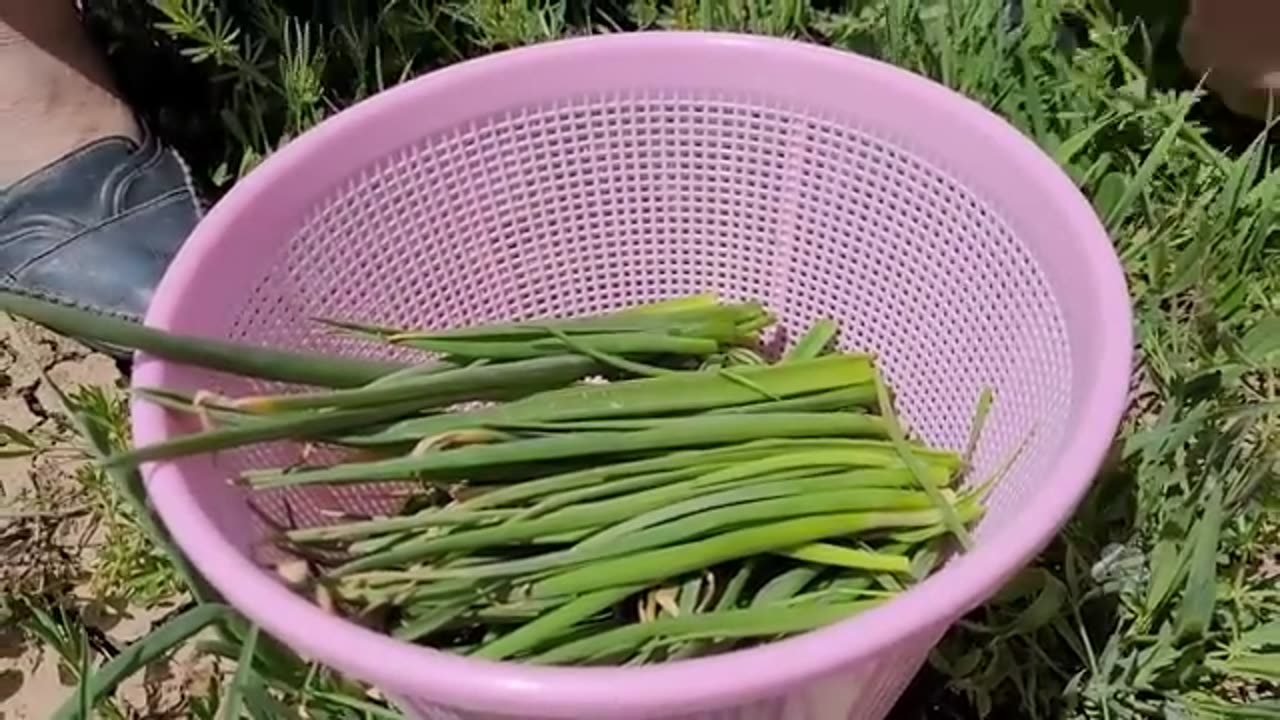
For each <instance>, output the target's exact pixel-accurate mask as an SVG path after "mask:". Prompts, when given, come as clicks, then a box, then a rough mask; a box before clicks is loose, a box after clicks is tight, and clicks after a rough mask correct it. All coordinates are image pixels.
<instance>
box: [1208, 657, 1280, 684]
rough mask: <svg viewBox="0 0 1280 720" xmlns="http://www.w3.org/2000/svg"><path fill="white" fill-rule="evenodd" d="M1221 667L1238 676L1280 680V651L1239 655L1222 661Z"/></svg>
mask: <svg viewBox="0 0 1280 720" xmlns="http://www.w3.org/2000/svg"><path fill="white" fill-rule="evenodd" d="M1221 667H1222V669H1223V670H1224V671H1225V672H1227V673H1228V674H1230V675H1233V676H1235V677H1238V678H1251V679H1254V680H1263V681H1266V682H1280V653H1268V654H1257V653H1248V654H1245V655H1238V656H1236V657H1233V658H1231V659H1229V660H1227V661H1226V662H1224V663H1222V664H1221Z"/></svg>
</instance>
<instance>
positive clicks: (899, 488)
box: [0, 291, 982, 664]
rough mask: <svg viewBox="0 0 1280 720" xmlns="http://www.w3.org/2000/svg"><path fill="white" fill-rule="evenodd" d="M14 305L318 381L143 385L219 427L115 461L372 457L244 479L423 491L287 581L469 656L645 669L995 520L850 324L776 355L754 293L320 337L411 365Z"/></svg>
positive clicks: (757, 634)
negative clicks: (257, 391)
mask: <svg viewBox="0 0 1280 720" xmlns="http://www.w3.org/2000/svg"><path fill="white" fill-rule="evenodd" d="M0 310H4V311H8V312H11V313H14V314H17V315H22V316H26V317H28V318H30V319H32V320H35V321H36V322H40V323H43V324H45V325H48V326H49V327H51V328H53V329H55V330H58V331H61V332H65V333H68V334H72V335H77V336H81V337H87V338H90V339H93V340H96V341H98V342H103V343H108V344H112V345H117V346H122V347H128V348H134V349H139V350H142V351H144V352H147V353H149V354H152V355H156V356H159V357H163V358H166V359H169V360H172V361H175V362H182V363H189V364H194V365H199V366H204V367H208V368H212V369H217V370H221V371H225V372H232V373H239V374H241V375H245V376H249V377H254V378H261V379H266V380H275V381H282V382H287V383H293V384H302V385H309V386H311V389H307V390H305V391H294V392H288V393H282V394H272V395H256V396H251V397H236V398H231V397H224V396H222V395H219V394H218V393H217V392H216V388H204V389H201V390H200V391H198V392H189V391H182V390H177V389H172V388H149V389H145V390H141V391H139V395H140V397H141V399H143V400H145V401H149V402H154V403H158V404H160V405H162V406H164V407H166V408H168V409H170V410H171V411H173V412H179V413H192V414H196V415H198V416H199V417H200V418H201V419H202V421H203V422H204V424H205V427H206V429H205V430H203V431H202V432H198V433H194V434H191V435H186V436H182V437H177V438H173V439H171V440H169V441H167V442H163V443H159V444H156V445H151V446H146V447H140V448H135V449H132V450H129V451H127V452H122V453H120V454H118V455H116V456H114V457H111V458H108V459H107V460H106V462H107V463H109V464H117V465H131V464H136V463H140V462H144V461H152V460H159V459H165V458H173V457H179V456H184V455H190V454H194V453H207V452H217V451H224V450H229V449H232V448H236V447H240V446H244V445H249V444H253V443H259V442H267V441H276V440H294V441H298V442H302V443H306V444H308V445H319V444H323V445H330V446H334V447H338V448H352V449H358V450H359V453H358V456H359V459H351V460H349V461H347V462H341V463H334V464H328V465H306V464H303V465H302V466H292V467H289V468H277V469H262V470H257V471H254V472H250V473H245V474H243V475H242V476H241V477H239V478H237V480H238V481H239V482H242V483H244V484H245V485H246V486H248V487H250V488H253V489H259V490H267V489H273V488H283V487H305V486H308V485H314V484H327V485H332V484H338V483H355V482H361V483H364V482H371V481H385V482H404V481H412V483H414V484H413V485H412V486H411V487H415V488H419V489H420V490H419V491H418V492H416V493H414V494H413V496H412V497H411V498H410V499H409V500H408V501H407V502H406V503H405V507H404V510H403V511H402V512H401V513H399V514H396V515H391V516H383V517H344V518H338V519H336V520H335V522H334V523H333V524H330V525H325V526H319V527H304V528H296V529H292V530H287V531H284V532H282V533H281V534H280V537H279V538H278V541H279V543H280V544H281V545H282V546H283V547H285V548H286V549H289V550H293V551H297V556H298V557H302V558H308V560H307V561H305V563H303V561H299V563H303V564H304V565H305V572H299V564H298V563H294V564H291V565H290V567H289V568H288V572H282V574H283V575H287V576H288V577H287V579H288V581H289V582H291V583H292V584H293V585H294V586H295V587H297V588H298V590H299V592H308V593H315V594H316V596H317V597H318V598H320V597H322V598H324V600H325V602H327V603H329V604H331V605H332V607H334V608H335V609H337V610H338V611H340V612H343V613H347V614H350V615H352V616H359V617H361V619H362V621H364V622H371V621H376V622H380V623H382V624H383V625H384V626H385V629H386V631H387V632H388V633H391V634H393V635H394V636H396V637H398V638H402V639H405V640H409V641H415V642H422V643H425V644H429V645H431V646H434V647H438V648H442V649H445V650H449V651H452V652H456V653H462V654H469V655H474V656H477V657H483V658H489V659H512V660H519V661H526V662H533V663H554V664H639V663H653V662H663V661H667V660H675V659H680V658H687V657H693V656H697V655H704V654H708V653H715V652H723V651H726V650H731V649H734V648H737V647H742V646H743V645H745V644H749V643H753V642H761V641H768V640H770V639H774V638H779V637H784V636H786V635H789V634H794V633H799V632H804V631H807V630H812V629H815V628H818V627H821V626H823V625H827V624H830V623H832V622H836V621H839V620H841V619H844V618H846V617H849V616H851V615H853V614H855V613H857V612H860V611H862V610H864V609H866V608H869V607H873V606H875V605H876V604H878V603H881V602H885V601H887V600H889V599H891V598H892V597H893V595H895V594H897V593H900V592H902V591H903V590H904V589H906V588H907V587H909V586H910V585H911V584H912V583H914V582H916V581H918V580H919V579H920V578H922V577H924V576H925V575H927V574H928V573H930V572H931V571H932V570H933V569H934V568H935V566H936V565H937V564H938V562H939V559H940V558H941V557H943V555H944V553H945V551H946V549H947V547H948V544H949V543H950V542H951V541H952V540H959V541H960V542H961V544H962V545H963V544H965V543H967V542H968V538H967V531H966V528H967V527H968V526H969V525H971V524H972V523H973V522H974V521H976V520H977V519H978V518H979V517H980V516H981V515H982V505H981V497H980V492H979V491H967V490H962V489H960V488H959V487H958V483H957V478H958V476H959V475H960V473H961V472H962V471H963V470H964V467H963V465H964V463H963V461H962V458H961V457H960V456H958V455H957V454H955V453H952V452H949V451H944V450H936V449H931V448H928V447H925V446H923V445H921V444H920V443H917V442H911V441H909V440H908V439H907V438H906V437H905V436H904V434H903V432H902V429H901V428H900V427H899V426H898V423H897V420H896V418H895V417H894V413H893V409H892V407H891V404H892V403H891V399H890V398H891V394H890V393H889V392H888V388H887V387H886V386H885V384H884V381H883V378H882V377H881V376H880V375H879V373H878V372H877V370H876V367H875V364H874V362H873V361H872V359H871V358H870V357H869V356H866V355H858V354H848V353H839V352H832V351H830V347H831V345H832V343H833V341H834V339H835V337H836V335H837V334H838V328H837V326H836V325H835V323H833V322H831V321H829V320H822V321H819V322H818V323H816V324H815V325H814V326H813V328H812V329H811V331H810V332H809V333H808V334H806V335H805V336H804V337H802V338H800V339H799V341H798V342H797V343H795V344H794V345H793V348H792V350H791V351H790V352H788V353H787V354H786V355H785V356H783V357H782V358H780V359H778V360H777V361H776V362H768V361H766V360H765V359H764V358H763V357H762V355H761V353H760V352H759V340H760V333H761V332H762V331H763V330H765V329H766V328H767V327H768V326H769V325H770V324H771V322H772V318H771V316H770V315H769V313H768V312H767V310H765V309H764V307H763V306H761V305H759V304H757V303H726V302H721V301H719V300H718V299H717V298H715V297H714V296H711V295H696V296H691V297H684V298H674V299H671V300H666V301H662V302H657V303H652V304H648V305H642V306H638V307H633V308H627V309H624V310H620V311H616V312H612V313H605V314H600V315H594V316H588V317H576V318H568V319H552V318H541V319H533V320H528V321H520V322H508V323H503V324H489V325H480V326H475V327H468V328H461V329H451V330H424V329H411V328H391V327H385V326H380V325H374V324H366V323H357V322H351V321H347V320H325V321H323V322H324V324H325V326H327V327H329V328H331V329H333V330H335V331H336V332H341V333H349V334H354V335H356V336H358V337H361V338H364V339H366V340H367V341H369V342H373V343H388V344H393V345H399V346H403V347H410V348H415V349H417V350H419V351H422V353H423V356H422V360H421V362H418V363H414V364H410V365H393V364H385V363H379V362H368V361H357V360H350V359H343V358H333V357H327V356H323V355H305V354H297V353H291V352H285V351H279V350H272V349H264V348H257V347H252V346H246V345H241V344H235V343H227V342H220V341H213V340H208V339H196V338H188V337H179V336H174V335H170V334H166V333H162V332H159V331H156V330H151V329H147V328H139V327H136V326H132V325H128V324H125V323H114V322H110V321H106V322H104V321H103V320H101V319H100V318H96V317H92V316H88V315H87V314H84V313H80V312H79V311H76V310H72V309H69V308H65V307H60V306H55V305H50V304H48V303H43V302H41V301H38V300H32V299H30V298H26V297H22V296H19V295H14V294H11V293H6V292H3V291H0ZM478 401H479V402H481V403H482V404H479V405H477V404H476V403H477V402H478ZM314 558H326V559H325V560H323V561H321V560H315V559H314Z"/></svg>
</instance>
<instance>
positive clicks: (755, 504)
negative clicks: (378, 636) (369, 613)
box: [334, 483, 930, 580]
mask: <svg viewBox="0 0 1280 720" xmlns="http://www.w3.org/2000/svg"><path fill="white" fill-rule="evenodd" d="M753 490H755V488H752V487H748V488H739V489H737V490H735V491H729V492H726V493H721V494H718V499H719V501H720V502H721V503H722V504H720V505H711V504H709V507H708V508H707V509H705V510H703V511H702V512H700V513H696V514H686V515H685V516H683V517H681V516H674V517H671V518H668V521H667V522H661V523H659V522H658V521H656V520H655V519H653V517H652V515H650V516H649V517H646V520H645V522H642V523H635V524H633V523H628V522H624V523H622V524H619V525H611V523H614V522H616V520H617V519H618V518H619V517H620V516H621V517H625V515H621V513H619V512H617V511H616V508H614V512H613V513H609V512H607V511H601V512H599V513H596V512H594V511H592V510H589V509H581V510H578V512H573V513H568V512H562V513H558V514H557V515H550V516H547V517H546V518H541V519H539V520H532V521H529V522H527V523H522V524H518V525H517V524H509V525H499V526H496V527H488V528H479V529H475V530H471V531H463V532H459V533H456V534H450V535H444V536H439V537H434V538H423V539H419V540H416V541H411V542H406V543H405V544H403V545H399V546H396V547H395V548H392V549H390V550H386V551H383V552H382V553H378V554H371V555H368V556H365V557H360V558H357V559H355V560H352V561H351V562H349V563H347V564H346V565H343V566H341V567H339V568H338V569H337V570H336V571H334V572H335V574H336V575H338V576H343V575H348V574H354V573H357V572H362V571H367V570H372V569H378V568H387V567H394V566H396V565H400V564H403V563H407V562H415V561H419V560H423V559H425V558H428V557H430V556H432V555H441V554H444V553H446V552H462V551H472V550H477V549H484V548H486V547H495V546H501V545H504V544H510V543H519V542H521V541H522V540H527V539H529V538H532V537H536V536H538V535H541V534H545V533H548V532H561V531H563V530H564V529H566V528H565V527H564V526H566V525H575V526H576V528H591V527H602V526H607V527H606V530H605V531H603V532H602V533H598V534H596V535H592V536H589V537H588V538H587V539H585V540H583V541H581V542H579V543H577V544H576V545H574V546H573V547H572V548H571V549H569V550H562V551H557V552H550V553H544V554H542V555H536V556H533V557H527V558H520V559H515V560H508V561H503V562H494V563H483V564H475V565H463V566H458V567H451V566H443V567H434V566H433V567H427V568H423V569H422V570H418V571H407V572H406V573H405V577H413V578H415V579H419V580H441V579H462V578H472V579H479V578H496V577H514V576H518V575H528V574H533V573H543V572H547V571H550V570H557V569H564V568H566V567H571V566H580V565H583V564H584V563H589V562H596V561H598V560H602V559H604V558H610V557H616V556H619V555H626V554H630V553H635V552H640V551H644V550H651V549H654V548H659V547H665V546H668V545H672V544H674V543H679V542H685V541H688V540H691V539H696V538H699V537H705V536H707V535H709V534H711V533H714V532H717V531H721V530H725V529H733V528H737V527H742V526H746V525H750V524H752V523H761V522H768V521H774V520H778V519H781V518H787V517H798V516H806V515H818V514H823V513H836V512H847V511H854V510H883V511H909V510H921V509H926V508H928V507H930V502H929V498H928V497H927V496H926V495H924V494H923V493H920V492H917V491H911V490H892V489H884V488H871V489H863V488H853V489H848V488H846V489H841V490H830V489H825V490H824V489H823V488H822V486H820V485H818V484H805V483H797V484H796V487H795V489H794V490H792V491H791V494H790V495H783V494H782V493H785V492H786V490H785V489H784V488H777V487H770V488H768V490H769V492H768V493H761V492H751V491H753ZM694 499H695V500H698V499H699V498H697V497H696V496H695V498H694ZM730 500H732V501H734V502H732V503H731V504H729V501H730ZM636 505H637V507H638V508H644V507H650V508H661V507H662V506H661V505H660V504H658V503H655V502H649V503H636ZM651 512H652V511H651ZM569 529H573V528H569ZM610 531H615V532H610ZM602 536H603V537H602Z"/></svg>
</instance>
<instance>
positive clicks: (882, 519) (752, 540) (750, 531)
mask: <svg viewBox="0 0 1280 720" xmlns="http://www.w3.org/2000/svg"><path fill="white" fill-rule="evenodd" d="M939 517H940V514H939V512H938V511H937V510H919V511H911V512H844V513H839V512H838V513H833V514H830V515H819V516H815V517H800V518H796V519H791V520H782V521H780V522H775V523H770V524H767V525H757V526H754V527H748V528H746V529H743V530H735V531H731V532H726V533H723V534H720V535H716V536H714V537H711V538H708V539H706V540H698V541H695V542H690V543H684V544H681V545H675V546H672V547H664V548H662V549H659V550H652V551H648V552H644V553H640V554H638V555H629V556H625V557H620V558H614V559H611V560H604V561H602V562H599V563H593V564H591V565H590V566H587V567H583V568H577V569H573V570H568V571H566V572H564V573H561V574H558V575H554V576H552V577H550V578H547V579H544V580H539V581H536V582H535V583H534V584H533V585H532V587H531V588H530V590H529V596H530V597H533V598H544V597H555V596H559V595H572V594H576V593H582V592H591V591H593V590H600V589H603V588H607V587H615V586H618V585H629V584H633V583H647V582H654V581H657V580H662V579H664V578H670V577H675V576H677V575H680V574H682V573H686V572H690V571H692V570H697V569H699V568H703V567H709V566H711V565H715V564H717V563H721V562H727V561H729V560H735V559H739V558H744V557H749V556H751V555H757V554H760V553H767V552H772V551H775V550H779V549H782V548H789V547H795V546H797V545H803V544H806V543H811V542H815V541H817V540H822V539H824V538H829V537H836V536H840V535H850V534H853V533H860V532H867V531H869V530H878V529H883V528H892V527H911V526H920V525H931V524H933V523H937V522H939V521H940V520H939Z"/></svg>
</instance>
